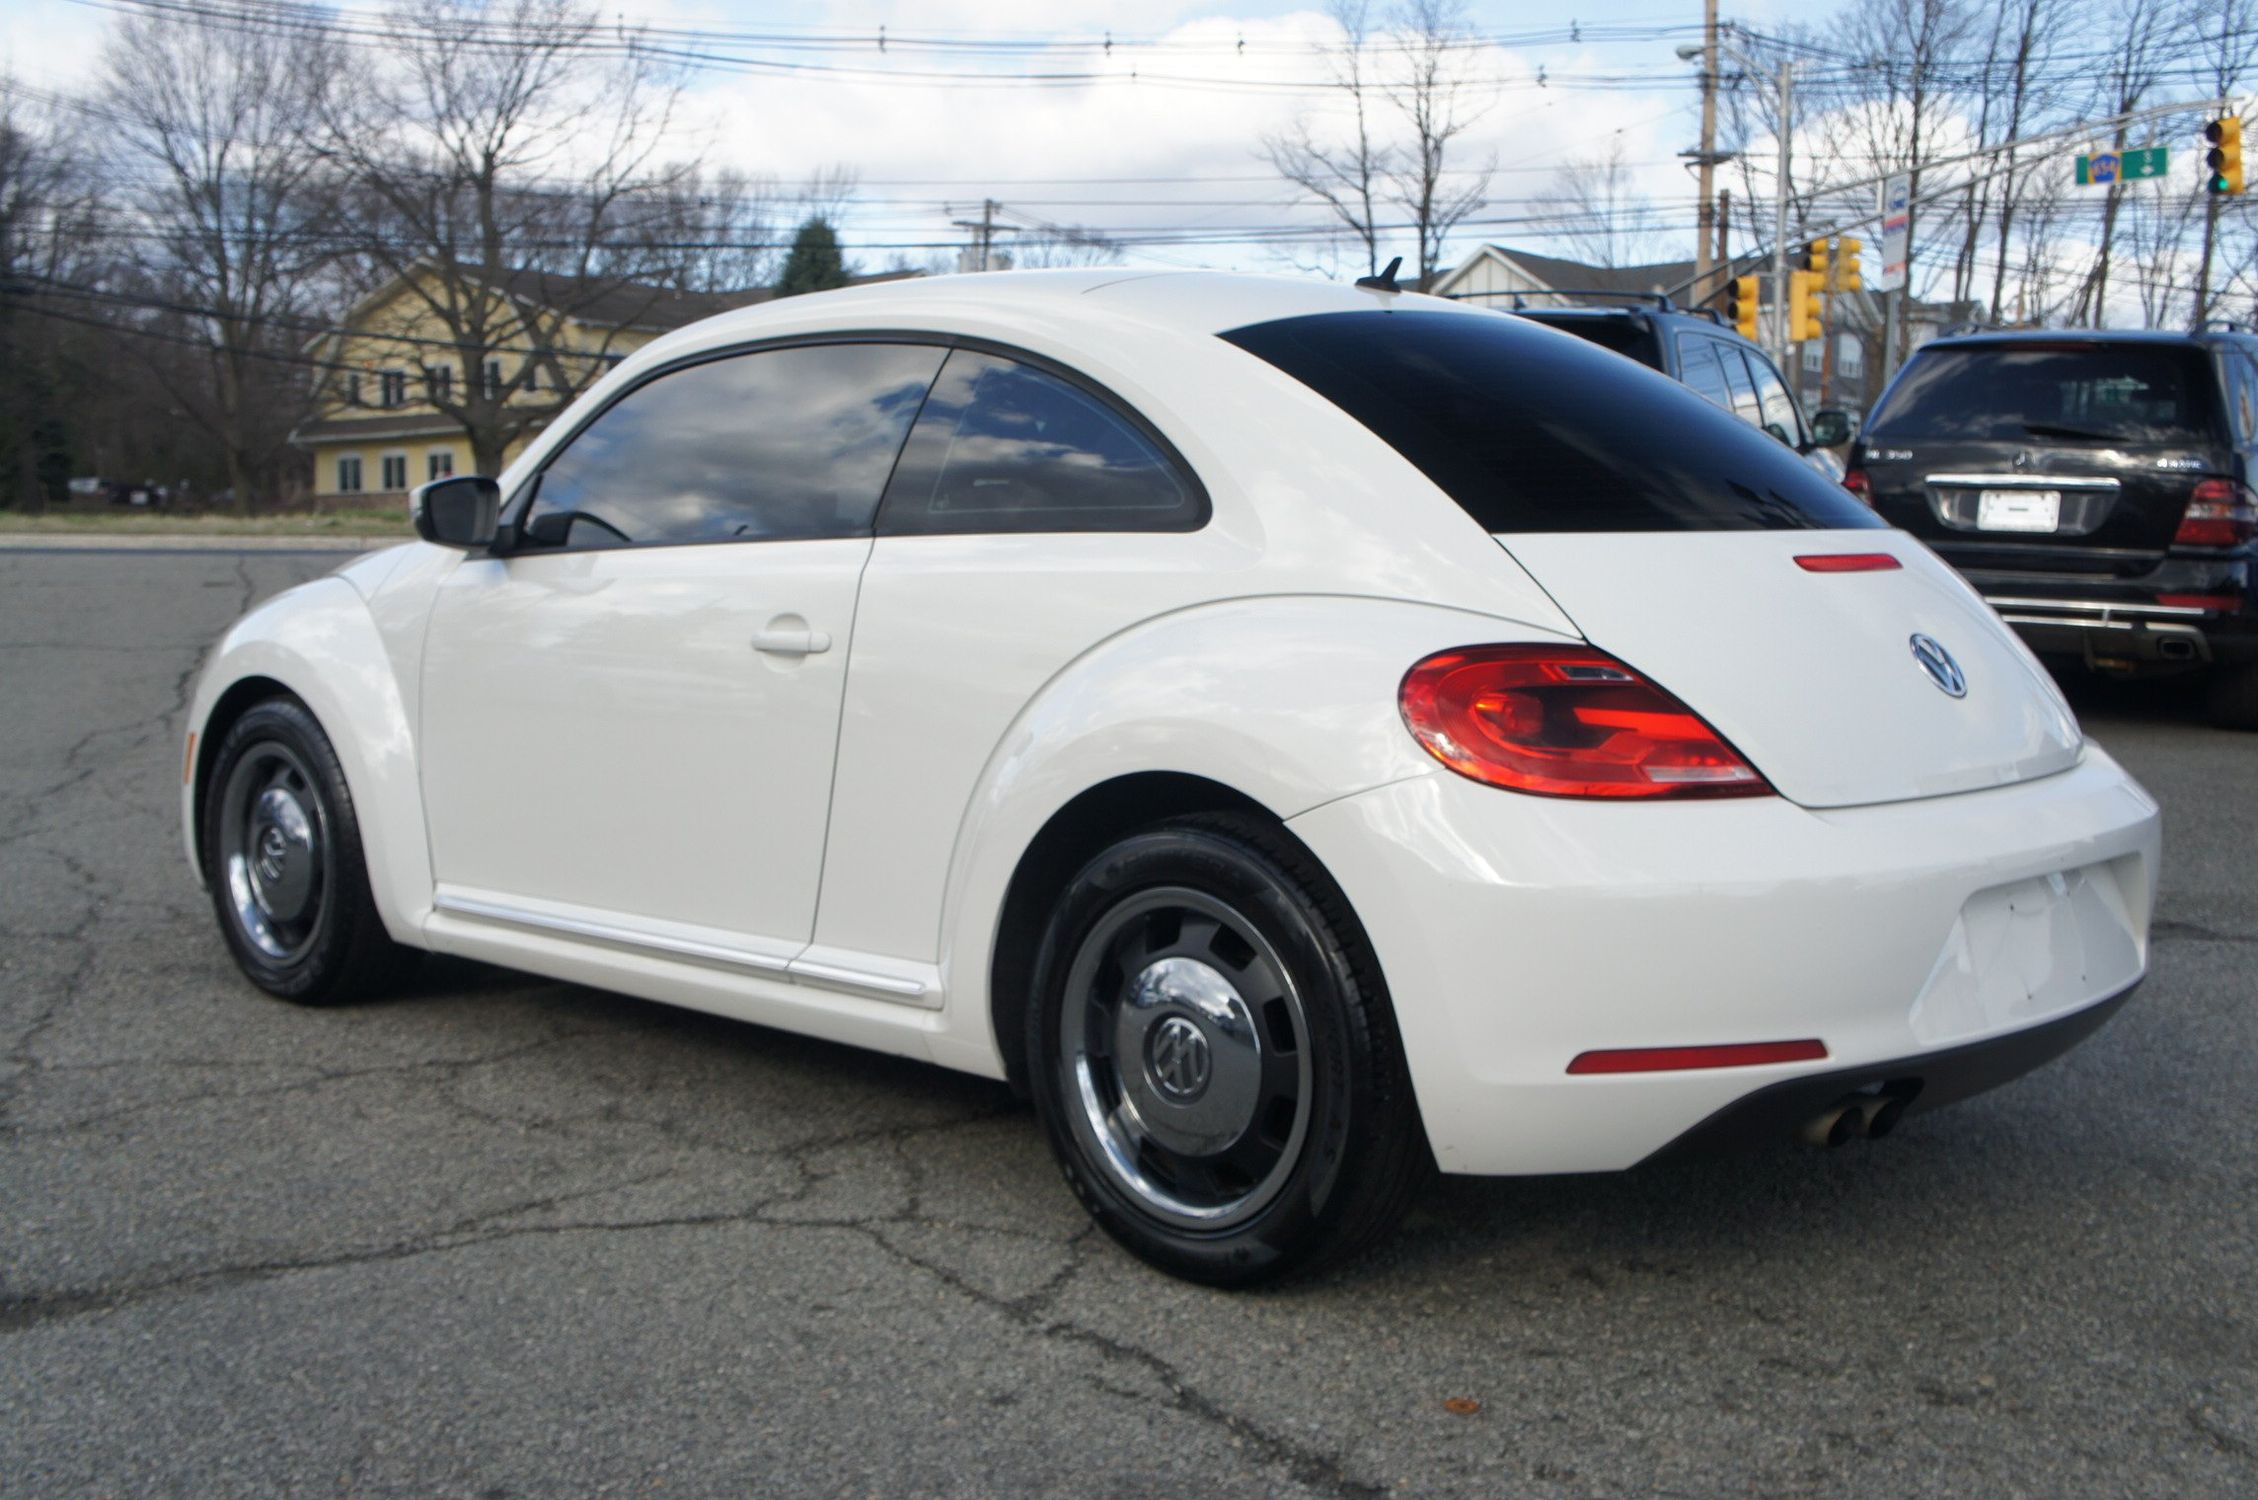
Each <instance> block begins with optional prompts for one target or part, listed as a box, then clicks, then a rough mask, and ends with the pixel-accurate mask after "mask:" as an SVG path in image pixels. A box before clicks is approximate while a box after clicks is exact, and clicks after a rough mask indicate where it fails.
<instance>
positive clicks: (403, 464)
mask: <svg viewBox="0 0 2258 1500" xmlns="http://www.w3.org/2000/svg"><path fill="white" fill-rule="evenodd" d="M383 462H384V487H385V488H386V489H388V490H404V489H406V488H407V487H408V455H406V454H405V453H387V454H385V455H384V460H383Z"/></svg>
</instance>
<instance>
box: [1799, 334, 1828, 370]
mask: <svg viewBox="0 0 2258 1500" xmlns="http://www.w3.org/2000/svg"><path fill="white" fill-rule="evenodd" d="M1826 363H1827V346H1826V343H1825V342H1824V341H1823V340H1820V339H1812V340H1810V341H1809V342H1807V343H1805V344H1804V346H1803V370H1804V373H1805V374H1807V375H1816V374H1818V373H1819V372H1820V370H1822V369H1823V368H1825V366H1826Z"/></svg>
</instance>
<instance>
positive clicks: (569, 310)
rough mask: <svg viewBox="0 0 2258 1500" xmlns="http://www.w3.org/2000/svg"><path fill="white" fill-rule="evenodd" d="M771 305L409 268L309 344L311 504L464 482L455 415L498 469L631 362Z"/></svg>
mask: <svg viewBox="0 0 2258 1500" xmlns="http://www.w3.org/2000/svg"><path fill="white" fill-rule="evenodd" d="M772 295H774V294H773V293H772V292H771V291H769V290H768V289H767V288H759V289H755V290H750V291H740V292H677V291H673V290H671V289H668V288H665V287H657V286H650V285H646V284H643V283H639V282H622V281H616V280H604V281H600V282H598V281H591V280H586V279H581V278H574V277H564V276H555V275H550V274H548V273H543V272H534V271H512V272H509V273H507V274H505V275H501V276H497V277H494V278H492V279H491V280H490V281H484V282H480V281H478V280H476V279H474V278H466V277H464V276H463V275H461V274H460V273H457V274H456V275H455V276H453V277H447V278H441V277H439V276H436V275H434V274H432V273H431V272H429V271H427V270H425V269H423V268H420V267H417V268H411V269H410V270H408V271H407V272H405V273H403V274H402V275H400V276H396V277H394V278H393V279H392V280H391V281H389V282H387V283H386V284H385V285H383V286H381V287H379V288H378V289H377V290H376V291H374V292H373V293H371V294H370V295H368V296H367V297H364V298H363V299H361V301H360V302H359V303H358V304H357V305H356V306H355V307H354V308H353V309H352V311H351V312H349V313H348V314H347V315H346V316H345V318H344V320H343V323H342V330H343V331H341V332H335V333H325V334H322V335H319V336H318V337H316V338H315V339H314V340H313V341H312V342H311V343H310V344H308V346H307V352H308V354H309V355H310V356H311V357H312V358H313V359H314V360H315V361H316V365H317V368H318V369H319V370H320V372H321V373H320V376H319V381H320V396H321V400H320V403H319V405H318V406H317V408H316V414H315V416H314V418H313V420H311V421H309V422H306V423H304V424H302V425H301V426H300V427H299V428H298V429H297V431H295V432H294V433H292V434H291V440H292V441H293V442H294V443H296V444H297V445H298V446H299V447H300V448H303V449H305V450H307V451H308V452H309V453H311V454H312V455H313V461H314V499H315V501H316V503H317V504H320V505H325V506H339V505H350V504H354V503H356V502H359V503H367V504H371V505H378V504H385V503H388V502H391V501H404V499H405V497H406V494H407V492H408V491H409V490H410V489H412V488H414V487H415V486H416V485H419V484H422V483H424V482H425V481H427V480H432V479H439V478H443V477H445V476H446V475H449V474H467V473H470V472H472V470H473V462H472V458H473V445H472V442H471V439H470V429H469V427H468V426H467V425H466V421H465V414H466V413H477V414H480V415H482V416H483V418H484V419H485V420H487V422H488V423H489V430H490V431H491V432H492V433H493V435H494V437H495V439H496V440H497V441H498V443H499V447H500V463H507V462H508V461H509V460H510V459H512V458H515V457H516V456H517V454H518V452H519V451H520V450H521V449H523V448H524V446H525V444H526V443H527V441H528V440H530V439H531V438H532V437H533V435H534V434H535V433H537V432H539V431H540V430H541V428H542V427H543V426H545V425H546V424H547V422H548V421H549V420H550V419H551V418H552V417H554V416H555V415H556V414H558V413H559V412H561V411H562V410H563V409H564V407H565V406H567V405H569V404H570V402H571V400H572V398H573V397H574V396H576V395H578V394H579V393H580V392H581V391H583V390H586V389H587V388H588V387H589V386H590V385H593V384H594V383H595V382H596V380H597V379H599V378H600V377H601V376H602V375H603V373H604V371H605V370H607V369H609V368H610V367H611V366H612V365H615V364H617V363H618V362H619V361H620V360H621V359H623V358H625V357H626V356H627V355H628V354H629V353H631V352H633V351H634V350H636V349H639V348H641V347H642V346H643V345H645V344H647V343H649V342H650V341H651V340H652V339H655V338H657V337H658V336H659V335H660V334H662V333H666V332H668V331H670V330H672V329H676V328H680V327H682V326H683V325H684V324H686V323H693V322H696V321H697V320H698V319H700V318H706V317H711V316H713V315H714V314H715V313H719V312H726V311H728V310H729V309H731V308H734V307H743V306H745V305H746V304H748V303H753V302H762V301H766V300H767V299H768V298H769V297H771V296H772ZM474 367H475V368H474ZM449 408H452V410H449ZM496 467H497V471H498V468H499V465H498V464H497V465H496Z"/></svg>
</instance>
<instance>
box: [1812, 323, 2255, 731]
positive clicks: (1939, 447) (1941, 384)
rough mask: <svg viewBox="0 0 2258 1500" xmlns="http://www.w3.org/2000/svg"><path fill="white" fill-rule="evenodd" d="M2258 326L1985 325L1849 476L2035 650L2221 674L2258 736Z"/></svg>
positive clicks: (1894, 399)
mask: <svg viewBox="0 0 2258 1500" xmlns="http://www.w3.org/2000/svg"><path fill="white" fill-rule="evenodd" d="M2254 456H2258V338H2253V337H2252V336H2251V335H2249V334H2247V333H2245V332H2242V331H2240V330H2238V329H2227V328H2223V327H2222V328H2213V329H2207V330H2206V331H2204V332H2201V333H2196V334H2185V333H2164V332H2138V333H2136V332H2060V333H2049V332H2015V333H1979V334H1969V335H1964V336H1958V337H1946V338H1940V339H1935V340H1933V341H1931V342H1929V343H1927V344H1924V345H1922V346H1921V347H1920V348H1919V349H1918V350H1916V351H1915V352H1914V354H1913V357H1912V358H1911V359H1909V360H1907V361H1906V364H1905V367H1904V368H1903V369H1902V370H1900V371H1898V373H1897V378H1896V379H1894V380H1892V381H1891V382H1890V384H1889V388H1888V389H1887V390H1885V391H1884V392H1883V393H1882V399H1881V400H1880V402H1879V403H1877V404H1876V406H1875V408H1874V413H1873V416H1872V417H1871V418H1870V419H1869V420H1868V422H1867V424H1866V430H1865V431H1864V432H1863V433H1861V434H1860V435H1859V439H1858V441H1857V443H1856V444H1855V445H1853V447H1852V448H1851V453H1850V468H1849V472H1848V473H1847V474H1846V475H1845V477H1844V480H1843V482H1844V483H1845V484H1847V485H1848V486H1850V488H1851V489H1852V490H1853V491H1855V492H1856V493H1858V494H1860V495H1862V496H1864V497H1865V498H1866V499H1867V501H1868V502H1869V503H1870V504H1872V506H1873V507H1874V509H1875V510H1876V511H1878V512H1880V513H1881V515H1882V517H1883V519H1885V520H1887V521H1889V522H1891V523H1892V524H1894V525H1897V526H1900V527H1902V528H1904V529H1905V530H1907V531H1910V532H1912V533H1913V534H1914V535H1915V536H1918V537H1920V538H1921V539H1923V540H1924V541H1926V542H1928V543H1929V544H1930V545H1931V546H1933V547H1934V548H1936V550H1937V552H1938V553H1939V554H1941V555H1942V556H1943V557H1944V558H1945V560H1946V561H1948V562H1950V563H1951V564H1952V565H1953V566H1954V567H1956V568H1958V569H1959V570H1960V571H1961V572H1962V573H1963V574H1965V575H1966V576H1967V578H1968V580H1969V582H1971V583H1973V584H1974V585H1975V586H1976V587H1977V588H1978V589H1979V590H1980V591H1981V592H1982V593H1983V596H1984V597H1985V598H1986V599H1987V600H1989V601H1990V602H1991V605H1992V607H1993V608H1994V609H1997V610H1998V611H1999V612H2000V614H2001V615H2002V616H2003V617H2004V618H2005V619H2006V620H2007V622H2008V623H2009V624H2011V625H2013V626H2014V627H2015V628H2016V630H2017V631H2018V632H2020V633H2021V635H2022V636H2023V638H2024V639H2025V640H2026V641H2028V642H2029V643H2030V645H2031V647H2032V649H2034V650H2036V651H2038V652H2040V653H2042V654H2045V655H2049V656H2053V657H2058V658H2060V657H2067V658H2077V659H2081V660H2083V661H2084V663H2085V664H2086V665H2087V666H2089V667H2092V668H2095V669H2098V670H2101V671H2105V672H2115V673H2141V674H2150V673H2167V672H2196V671H2201V672H2205V673H2208V674H2209V679H2210V701H2211V711H2212V716H2213V718H2214V720H2215V721H2217V722H2218V723H2221V724H2224V725H2230V726H2233V727H2236V728H2242V729H2258V566H2254V560H2258V496H2254V495H2253V494H2252V491H2251V477H2252V476H2251V464H2252V460H2253V457H2254Z"/></svg>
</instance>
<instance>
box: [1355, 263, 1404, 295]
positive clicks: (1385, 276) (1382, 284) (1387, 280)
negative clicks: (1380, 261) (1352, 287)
mask: <svg viewBox="0 0 2258 1500" xmlns="http://www.w3.org/2000/svg"><path fill="white" fill-rule="evenodd" d="M1402 268H1403V257H1402V256H1400V255H1399V256H1397V257H1396V258H1395V259H1394V260H1391V261H1389V262H1388V266H1387V269H1386V270H1384V271H1382V272H1381V273H1380V274H1379V275H1377V276H1359V277H1357V278H1356V284H1357V285H1358V286H1368V287H1370V288H1372V290H1374V291H1376V292H1400V291H1402V290H1403V288H1402V287H1400V286H1397V285H1396V272H1397V271H1399V270H1401V269H1402Z"/></svg>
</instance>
